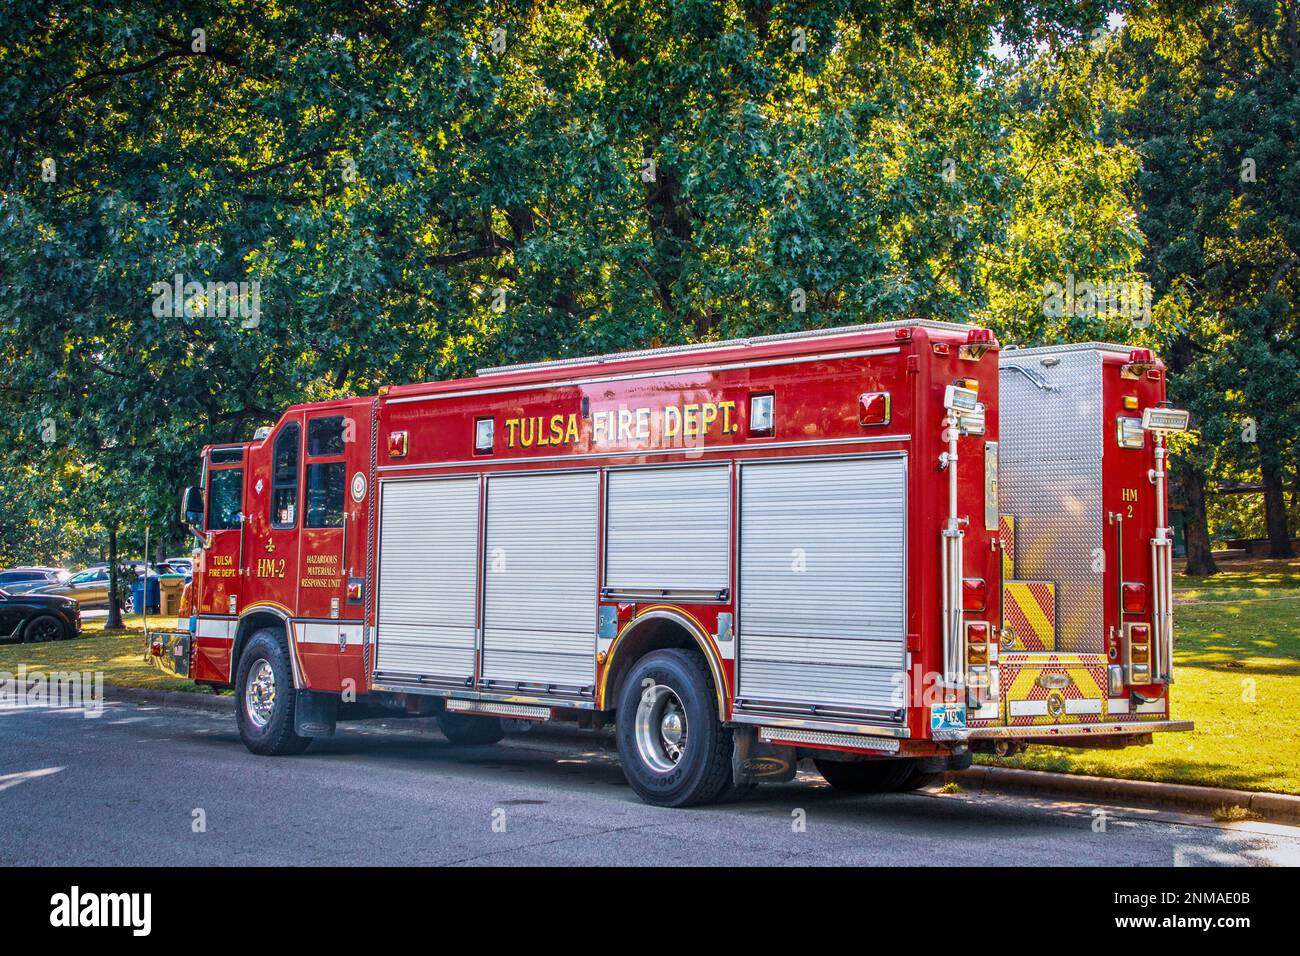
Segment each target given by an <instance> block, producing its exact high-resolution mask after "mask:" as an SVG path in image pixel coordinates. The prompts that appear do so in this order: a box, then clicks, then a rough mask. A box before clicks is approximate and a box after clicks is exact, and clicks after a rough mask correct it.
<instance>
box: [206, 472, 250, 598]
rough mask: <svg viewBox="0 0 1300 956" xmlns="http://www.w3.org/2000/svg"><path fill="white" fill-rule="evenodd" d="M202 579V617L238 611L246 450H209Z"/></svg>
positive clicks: (242, 543)
mask: <svg viewBox="0 0 1300 956" xmlns="http://www.w3.org/2000/svg"><path fill="white" fill-rule="evenodd" d="M203 502H204V509H205V513H204V522H203V531H204V545H203V551H202V553H201V554H200V555H199V562H200V566H201V567H202V570H203V577H202V579H201V581H200V584H199V593H198V597H197V600H196V602H195V607H196V609H197V612H198V614H199V615H201V616H216V617H226V616H232V615H234V614H236V613H238V611H239V590H240V589H239V584H240V574H239V569H240V566H241V565H242V556H243V546H244V450H243V449H242V448H213V449H209V450H208V452H207V455H206V456H205V458H204V461H203Z"/></svg>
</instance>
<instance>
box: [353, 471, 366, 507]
mask: <svg viewBox="0 0 1300 956" xmlns="http://www.w3.org/2000/svg"><path fill="white" fill-rule="evenodd" d="M365 497H366V476H365V474H363V473H362V472H357V473H356V474H355V475H353V476H352V500H353V501H355V502H357V503H358V504H360V503H361V502H362V501H364V500H365Z"/></svg>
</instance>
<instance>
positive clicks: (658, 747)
mask: <svg viewBox="0 0 1300 956" xmlns="http://www.w3.org/2000/svg"><path fill="white" fill-rule="evenodd" d="M688 738H689V727H688V725H687V721H686V708H685V707H683V706H682V700H681V698H680V697H678V696H677V692H676V691H674V690H673V689H672V688H671V687H667V686H665V685H663V684H654V685H651V686H649V687H647V688H646V689H645V690H644V691H643V692H642V693H641V702H640V703H639V704H637V708H636V749H637V753H639V754H640V755H641V759H642V760H643V761H644V762H645V764H646V766H648V767H650V769H652V770H654V771H655V772H656V773H668V772H670V771H671V770H673V769H674V768H675V767H676V766H677V765H678V764H679V763H681V759H682V757H683V756H684V755H685V753H686V745H687V740H688Z"/></svg>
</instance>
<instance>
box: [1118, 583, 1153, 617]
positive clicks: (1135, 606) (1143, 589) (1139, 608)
mask: <svg viewBox="0 0 1300 956" xmlns="http://www.w3.org/2000/svg"><path fill="white" fill-rule="evenodd" d="M1123 591H1124V613H1125V614H1145V613H1146V609H1147V586H1146V585H1145V584H1139V583H1137V582H1135V581H1125V582H1124V589H1123Z"/></svg>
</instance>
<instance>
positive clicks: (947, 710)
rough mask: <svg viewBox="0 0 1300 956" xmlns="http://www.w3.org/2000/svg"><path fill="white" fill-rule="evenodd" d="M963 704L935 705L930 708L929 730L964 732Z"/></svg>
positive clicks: (964, 715)
mask: <svg viewBox="0 0 1300 956" xmlns="http://www.w3.org/2000/svg"><path fill="white" fill-rule="evenodd" d="M965 729H966V705H965V704H956V703H952V704H935V705H933V706H932V707H931V708H930V730H931V731H935V730H965Z"/></svg>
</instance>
